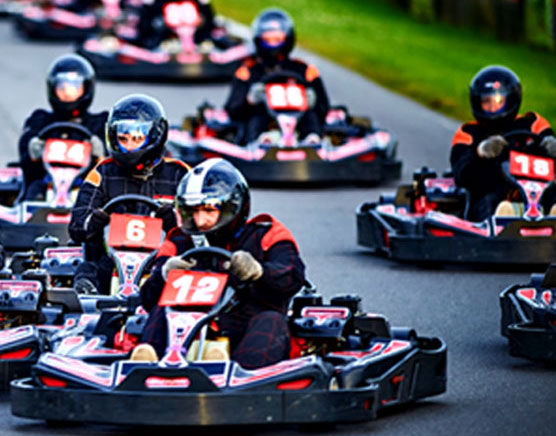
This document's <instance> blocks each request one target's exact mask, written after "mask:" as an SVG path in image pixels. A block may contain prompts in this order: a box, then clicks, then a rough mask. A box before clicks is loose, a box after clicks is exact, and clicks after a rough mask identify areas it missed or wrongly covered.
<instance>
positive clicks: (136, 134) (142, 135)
mask: <svg viewBox="0 0 556 436" xmlns="http://www.w3.org/2000/svg"><path fill="white" fill-rule="evenodd" d="M152 126H153V123H152V122H150V121H137V120H122V121H116V122H115V123H114V124H113V128H114V129H115V133H116V141H117V143H118V148H119V149H120V151H122V152H123V153H128V152H131V151H135V150H139V149H141V148H142V147H144V146H145V145H146V144H148V142H149V132H150V131H151V129H152Z"/></svg>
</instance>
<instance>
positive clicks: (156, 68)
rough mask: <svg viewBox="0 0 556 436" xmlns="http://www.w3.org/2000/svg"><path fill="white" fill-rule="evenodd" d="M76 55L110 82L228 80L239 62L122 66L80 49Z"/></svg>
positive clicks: (146, 63) (114, 59)
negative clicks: (86, 60) (88, 62)
mask: <svg viewBox="0 0 556 436" xmlns="http://www.w3.org/2000/svg"><path fill="white" fill-rule="evenodd" d="M77 52H78V53H79V54H80V55H82V56H84V57H86V58H87V59H88V60H89V61H90V62H91V63H92V64H93V66H94V67H95V70H96V72H97V75H98V77H100V78H103V79H113V80H160V79H163V80H230V79H231V78H232V76H233V74H234V72H235V71H236V69H237V68H238V67H239V66H240V64H241V61H239V60H238V61H235V62H230V63H227V64H215V63H212V62H209V61H205V62H201V63H198V64H194V63H192V64H179V63H178V62H175V61H171V62H168V63H163V64H153V63H150V62H144V61H140V60H137V61H136V62H134V63H130V64H126V63H123V62H120V61H119V60H118V59H117V57H115V56H111V57H107V56H103V55H99V54H96V53H91V52H89V51H87V50H84V49H83V48H81V47H80V48H79V49H78V50H77Z"/></svg>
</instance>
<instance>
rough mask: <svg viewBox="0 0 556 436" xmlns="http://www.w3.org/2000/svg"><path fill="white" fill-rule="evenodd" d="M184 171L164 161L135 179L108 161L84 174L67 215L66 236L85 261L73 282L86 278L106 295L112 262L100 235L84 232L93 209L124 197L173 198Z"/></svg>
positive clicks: (177, 163) (178, 163)
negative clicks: (81, 251)
mask: <svg viewBox="0 0 556 436" xmlns="http://www.w3.org/2000/svg"><path fill="white" fill-rule="evenodd" d="M187 170H188V167H187V165H186V164H185V163H183V162H181V161H179V160H176V159H170V158H164V159H163V160H161V161H160V162H159V163H158V164H157V165H156V166H155V167H154V168H153V169H152V171H151V172H150V173H149V175H147V176H145V175H141V176H138V175H132V174H130V173H129V171H127V170H125V169H123V168H122V167H120V166H119V165H117V164H116V162H115V161H114V160H113V159H112V158H107V159H104V160H103V161H101V162H100V163H99V164H98V165H97V166H96V167H95V168H94V169H93V170H92V171H91V172H90V173H89V174H88V175H87V178H86V179H85V182H84V183H83V186H82V187H81V189H80V190H79V195H78V196H77V200H76V202H75V205H74V206H73V209H72V213H71V221H70V225H69V234H70V236H71V238H72V239H73V240H74V241H75V242H78V243H85V262H83V263H82V264H81V265H79V268H78V270H77V272H76V275H75V277H74V282H75V281H77V280H78V279H80V278H86V279H88V280H90V281H91V282H92V283H93V284H94V285H95V286H96V287H97V289H98V290H99V292H100V293H101V294H108V293H109V292H110V278H111V276H112V271H113V269H114V262H113V261H112V259H111V258H110V257H109V256H108V254H107V253H106V249H105V247H104V239H103V234H102V232H100V233H98V234H96V235H94V236H92V237H91V236H90V235H88V232H87V229H86V225H87V219H88V217H89V216H90V215H91V213H92V212H93V211H94V210H95V209H99V208H102V207H103V206H104V205H105V204H106V203H107V202H108V201H109V200H110V199H112V198H115V197H117V196H120V195H124V194H139V195H144V196H146V197H149V198H153V199H157V198H166V199H173V197H174V195H175V193H176V188H177V186H178V183H179V181H180V180H181V179H182V177H183V176H184V175H185V174H186V173H187ZM143 207H145V206H143ZM131 208H133V205H132V206H131ZM116 212H118V213H140V214H142V213H145V212H147V211H146V210H142V209H141V206H138V207H136V208H134V209H130V208H126V210H118V211H116ZM164 230H165V231H169V230H170V229H164Z"/></svg>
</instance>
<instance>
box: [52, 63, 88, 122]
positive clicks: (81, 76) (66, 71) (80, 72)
mask: <svg viewBox="0 0 556 436" xmlns="http://www.w3.org/2000/svg"><path fill="white" fill-rule="evenodd" d="M46 88H47V91H48V101H49V102H50V106H52V109H54V111H56V112H61V113H63V114H66V115H67V116H68V117H70V116H73V117H77V116H79V115H80V114H81V113H82V112H83V111H85V110H87V108H88V107H89V106H90V105H91V102H92V101H93V96H94V95H95V70H94V69H93V67H92V65H91V64H90V63H89V61H88V60H87V59H85V58H83V57H81V56H79V55H75V54H68V55H64V56H60V57H59V58H57V59H56V60H55V61H54V62H52V64H51V65H50V68H49V69H48V75H47V77H46ZM68 90H69V91H70V94H69V95H68V96H67V99H65V98H64V97H61V96H59V94H60V93H64V92H68ZM72 93H73V94H74V95H72Z"/></svg>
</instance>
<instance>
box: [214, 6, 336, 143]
mask: <svg viewBox="0 0 556 436" xmlns="http://www.w3.org/2000/svg"><path fill="white" fill-rule="evenodd" d="M252 28H253V42H254V45H255V48H256V56H255V57H254V58H249V59H247V60H246V61H245V62H244V63H243V65H242V66H241V67H239V69H238V70H237V71H236V73H235V76H234V79H233V81H232V87H231V90H230V94H229V96H228V100H227V102H226V104H225V109H226V111H227V112H228V114H229V115H230V117H231V119H232V120H234V121H239V122H243V123H247V124H246V133H245V142H247V143H250V142H253V141H255V140H257V139H259V136H260V135H261V134H262V133H263V132H265V131H266V130H267V128H268V124H269V122H270V121H271V118H270V116H269V115H268V112H267V110H266V107H265V105H264V95H265V88H264V85H263V84H262V83H261V80H262V79H263V78H264V77H265V76H267V75H268V74H271V73H276V72H281V71H284V72H293V73H297V74H298V75H299V76H301V77H303V78H304V79H305V80H306V81H307V83H308V85H309V87H310V88H308V89H307V99H308V100H312V101H310V102H309V106H310V107H312V108H310V109H308V110H307V112H305V114H304V115H303V117H302V118H301V120H300V122H299V125H298V130H299V137H300V138H302V140H301V142H304V143H315V144H317V143H320V140H321V136H322V126H323V125H324V120H325V118H326V114H327V113H328V108H329V102H328V96H327V94H326V90H325V89H324V84H323V82H322V79H321V78H320V73H319V71H318V69H317V68H316V67H315V66H313V65H307V64H306V63H304V62H303V61H301V60H298V59H292V58H290V52H291V51H292V49H293V47H294V44H295V32H294V27H293V21H292V19H291V18H290V16H289V15H288V14H287V13H285V12H284V11H281V10H279V9H268V10H265V11H263V12H261V13H260V14H259V16H258V17H257V18H256V19H255V21H254V22H253V25H252ZM264 139H265V138H264V136H263V137H261V138H260V140H261V142H265V141H264Z"/></svg>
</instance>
